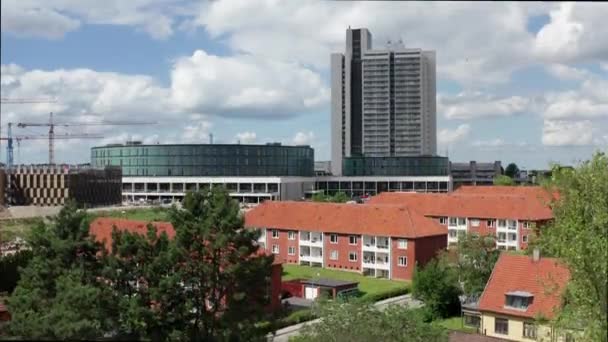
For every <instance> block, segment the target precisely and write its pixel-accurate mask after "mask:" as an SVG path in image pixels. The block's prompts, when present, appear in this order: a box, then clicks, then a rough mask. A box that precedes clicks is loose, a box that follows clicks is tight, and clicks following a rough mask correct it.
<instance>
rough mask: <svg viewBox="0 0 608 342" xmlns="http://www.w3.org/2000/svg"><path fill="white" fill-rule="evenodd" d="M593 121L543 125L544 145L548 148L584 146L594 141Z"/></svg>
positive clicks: (549, 121) (548, 122)
mask: <svg viewBox="0 0 608 342" xmlns="http://www.w3.org/2000/svg"><path fill="white" fill-rule="evenodd" d="M592 128H593V125H592V123H591V121H589V120H584V121H559V120H558V121H552V120H545V121H544V124H543V137H542V142H543V145H546V146H582V145H589V144H591V143H592V141H593V133H592Z"/></svg>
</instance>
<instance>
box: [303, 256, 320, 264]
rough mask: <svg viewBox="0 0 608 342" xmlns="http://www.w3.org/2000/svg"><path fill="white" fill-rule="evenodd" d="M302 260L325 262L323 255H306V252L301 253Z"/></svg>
mask: <svg viewBox="0 0 608 342" xmlns="http://www.w3.org/2000/svg"><path fill="white" fill-rule="evenodd" d="M300 261H301V262H302V261H304V262H315V263H320V264H322V263H323V257H322V256H319V255H305V254H300Z"/></svg>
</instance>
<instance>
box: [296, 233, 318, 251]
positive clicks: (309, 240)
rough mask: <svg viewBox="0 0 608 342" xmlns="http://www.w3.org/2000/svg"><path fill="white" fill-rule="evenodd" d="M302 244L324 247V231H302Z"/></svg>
mask: <svg viewBox="0 0 608 342" xmlns="http://www.w3.org/2000/svg"><path fill="white" fill-rule="evenodd" d="M300 246H311V247H321V248H323V233H316V232H300Z"/></svg>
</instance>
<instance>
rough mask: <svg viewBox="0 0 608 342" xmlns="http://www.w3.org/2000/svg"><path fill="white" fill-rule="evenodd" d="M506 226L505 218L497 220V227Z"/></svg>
mask: <svg viewBox="0 0 608 342" xmlns="http://www.w3.org/2000/svg"><path fill="white" fill-rule="evenodd" d="M506 226H507V220H498V227H500V228H504V227H506Z"/></svg>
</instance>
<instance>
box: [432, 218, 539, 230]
mask: <svg viewBox="0 0 608 342" xmlns="http://www.w3.org/2000/svg"><path fill="white" fill-rule="evenodd" d="M469 222H470V223H471V226H472V227H479V222H480V220H479V219H469ZM496 222H498V228H506V227H509V228H511V229H516V228H517V221H515V220H486V226H488V227H490V228H491V227H494V226H495V224H496ZM439 223H440V224H443V225H445V224H448V218H447V217H440V218H439ZM448 225H449V226H464V225H466V218H463V217H450V218H449V224H448ZM522 226H523V228H525V229H529V228H530V226H531V224H530V222H529V221H523V222H522Z"/></svg>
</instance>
